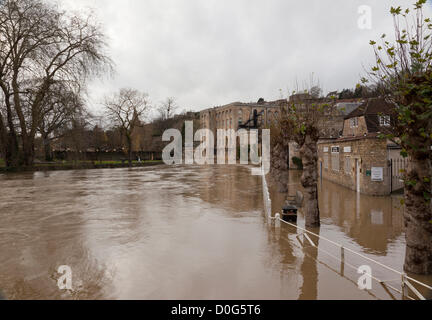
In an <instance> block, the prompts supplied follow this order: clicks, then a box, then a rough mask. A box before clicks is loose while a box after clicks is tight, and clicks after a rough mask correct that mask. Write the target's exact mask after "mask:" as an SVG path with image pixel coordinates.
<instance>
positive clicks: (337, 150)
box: [331, 147, 340, 153]
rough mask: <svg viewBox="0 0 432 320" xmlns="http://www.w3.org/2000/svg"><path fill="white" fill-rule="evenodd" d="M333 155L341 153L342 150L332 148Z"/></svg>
mask: <svg viewBox="0 0 432 320" xmlns="http://www.w3.org/2000/svg"><path fill="white" fill-rule="evenodd" d="M331 153H340V148H339V147H332V148H331Z"/></svg>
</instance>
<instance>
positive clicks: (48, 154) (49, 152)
mask: <svg viewBox="0 0 432 320" xmlns="http://www.w3.org/2000/svg"><path fill="white" fill-rule="evenodd" d="M43 145H44V153H45V161H48V162H50V161H53V154H52V149H51V140H50V139H49V138H48V136H44V137H43Z"/></svg>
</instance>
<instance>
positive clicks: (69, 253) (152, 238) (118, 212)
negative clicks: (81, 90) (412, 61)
mask: <svg viewBox="0 0 432 320" xmlns="http://www.w3.org/2000/svg"><path fill="white" fill-rule="evenodd" d="M298 183H299V173H298V172H292V173H291V174H290V192H295V191H296V190H298V189H299V188H300V187H299V185H298ZM271 197H272V205H273V212H280V208H281V207H282V204H283V202H284V195H282V194H279V193H278V192H277V190H276V189H275V188H271ZM320 206H321V209H322V212H321V214H322V221H323V225H322V227H321V228H320V229H319V230H316V229H315V230H312V231H314V232H316V233H319V234H320V235H321V236H324V237H326V238H329V239H332V240H334V241H336V242H339V243H342V244H344V245H346V246H347V247H349V248H352V249H355V250H356V251H358V252H359V253H362V254H364V255H366V256H368V257H371V258H373V259H376V260H378V261H380V262H382V263H385V264H388V265H390V266H392V267H394V268H395V269H397V270H402V266H403V260H404V254H405V249H404V247H405V243H404V241H405V240H404V230H403V218H402V209H401V208H400V198H398V197H387V198H372V197H366V196H359V195H357V194H356V193H353V192H351V191H348V190H346V189H344V188H341V187H339V186H337V185H334V184H331V183H329V182H323V184H322V185H321V187H320ZM263 208H264V205H263V191H262V178H261V177H254V176H252V175H251V174H250V168H248V167H245V166H210V167H166V166H158V167H152V168H137V169H132V170H129V169H107V170H82V171H61V172H60V171H59V172H47V173H23V174H8V175H4V174H3V175H0V294H1V295H2V296H3V297H4V298H6V299H391V298H392V296H391V294H393V295H394V298H397V299H400V298H401V296H400V295H397V293H395V292H393V291H391V292H387V291H386V290H385V289H384V288H383V287H381V286H380V285H379V284H378V283H376V282H374V283H373V285H374V288H373V290H371V291H370V292H367V291H360V290H359V289H358V287H357V279H358V277H359V275H357V270H355V269H354V268H351V267H350V266H349V264H352V265H353V266H359V265H362V264H365V261H361V260H358V258H357V257H355V256H352V257H351V256H350V255H349V254H348V253H347V254H346V261H347V264H346V265H343V266H341V263H340V261H338V260H336V259H335V258H333V257H332V256H331V255H334V256H338V255H340V253H338V251H337V248H332V247H331V245H329V244H327V243H324V242H323V241H322V240H320V241H319V243H318V241H317V240H315V239H314V241H315V242H316V244H318V245H319V247H320V248H322V249H323V250H325V251H326V252H328V254H327V253H323V252H322V251H317V250H316V249H315V248H314V247H312V246H310V245H309V246H308V245H307V244H305V241H304V238H302V236H301V235H300V236H299V234H300V232H299V231H297V230H295V228H292V227H290V226H287V225H282V226H281V227H280V228H278V227H277V226H276V225H274V223H269V222H268V221H267V219H266V217H265V214H264V212H263V210H264V209H263ZM298 224H299V226H303V225H304V221H303V219H302V214H301V213H300V218H299V221H298ZM297 236H299V237H297ZM302 243H303V244H302ZM366 264H367V263H366ZM59 266H70V268H71V270H72V284H73V288H72V290H70V291H64V290H63V291H62V290H60V289H59V288H58V286H57V280H58V278H59V277H60V276H61V275H60V274H58V273H57V270H58V268H59ZM371 267H373V271H374V275H376V276H379V277H381V278H384V279H385V280H391V279H398V277H399V276H398V275H396V274H391V273H385V272H384V271H383V270H379V268H376V267H375V266H372V265H371ZM419 279H420V280H422V281H426V282H428V283H432V279H431V278H419ZM397 285H398V284H397V281H396V282H394V286H395V287H397ZM399 285H400V284H399ZM399 289H400V287H399Z"/></svg>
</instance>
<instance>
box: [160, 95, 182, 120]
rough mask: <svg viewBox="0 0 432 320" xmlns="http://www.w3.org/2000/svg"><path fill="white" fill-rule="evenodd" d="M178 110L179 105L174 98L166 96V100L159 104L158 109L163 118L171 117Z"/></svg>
mask: <svg viewBox="0 0 432 320" xmlns="http://www.w3.org/2000/svg"><path fill="white" fill-rule="evenodd" d="M177 110H178V106H177V104H176V101H175V99H174V98H172V97H170V98H166V100H165V101H164V102H162V104H161V105H160V106H159V108H158V111H159V115H160V119H161V120H168V119H171V118H172V117H173V116H174V115H175V113H176V111H177Z"/></svg>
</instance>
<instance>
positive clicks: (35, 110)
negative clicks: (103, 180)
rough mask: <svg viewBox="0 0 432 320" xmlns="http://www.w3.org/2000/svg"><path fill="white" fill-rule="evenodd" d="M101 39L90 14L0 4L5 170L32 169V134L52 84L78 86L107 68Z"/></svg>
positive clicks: (23, 1)
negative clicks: (66, 83)
mask: <svg viewBox="0 0 432 320" xmlns="http://www.w3.org/2000/svg"><path fill="white" fill-rule="evenodd" d="M104 39H105V37H104V35H103V33H102V32H101V30H100V27H99V26H98V25H97V24H96V23H95V22H94V21H93V18H92V16H91V15H88V16H85V17H80V16H70V15H68V14H67V13H66V12H63V11H60V10H59V9H58V8H57V7H56V6H55V5H51V4H49V3H47V2H45V1H42V0H5V1H4V2H3V4H2V5H1V7H0V88H1V93H2V95H3V99H4V101H5V106H4V109H5V110H4V112H3V113H4V114H5V119H4V118H3V115H0V117H1V119H0V134H3V138H2V140H3V141H6V142H7V143H6V146H7V149H8V152H7V159H6V162H7V163H8V165H12V166H17V165H20V164H24V165H32V164H33V160H34V140H35V135H36V132H37V131H38V128H39V126H40V123H41V121H42V114H41V111H42V109H43V104H44V99H45V98H46V97H47V96H48V93H49V92H50V89H51V87H52V86H53V84H55V83H57V82H58V81H65V82H79V83H83V84H84V83H85V81H86V79H87V78H88V77H89V76H92V75H95V74H98V73H99V71H101V70H102V69H103V68H104V67H106V66H111V62H110V60H109V59H108V58H107V56H106V55H105V54H104V51H105V48H106V44H105V41H104ZM3 113H2V114H3ZM18 136H19V137H20V139H18ZM19 140H20V141H21V144H22V147H21V151H22V154H21V155H20V154H19V152H18V151H19V150H18V149H17V145H18V141H19Z"/></svg>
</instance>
